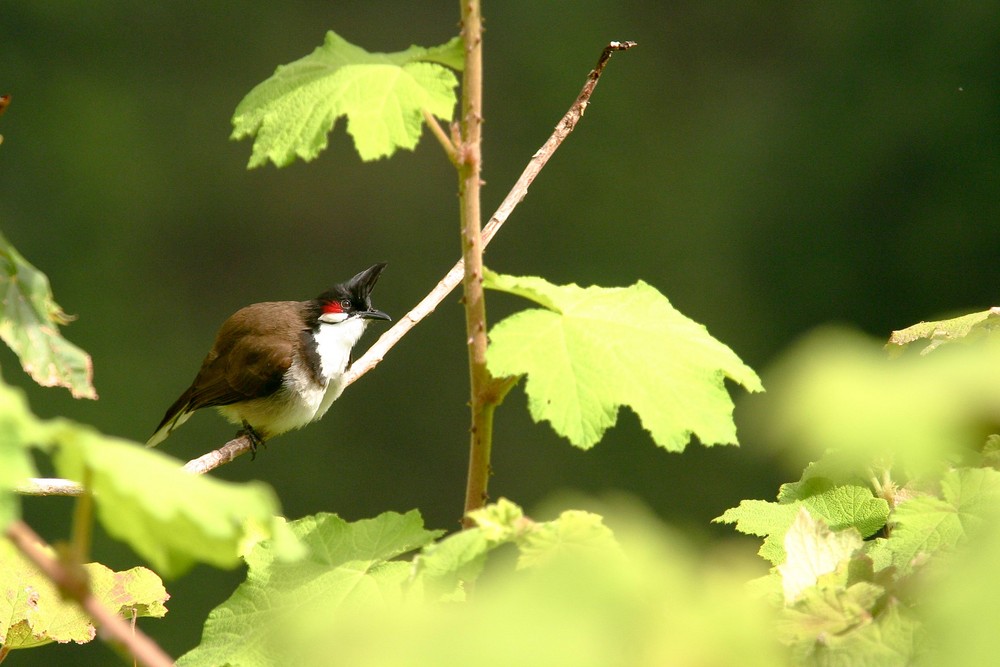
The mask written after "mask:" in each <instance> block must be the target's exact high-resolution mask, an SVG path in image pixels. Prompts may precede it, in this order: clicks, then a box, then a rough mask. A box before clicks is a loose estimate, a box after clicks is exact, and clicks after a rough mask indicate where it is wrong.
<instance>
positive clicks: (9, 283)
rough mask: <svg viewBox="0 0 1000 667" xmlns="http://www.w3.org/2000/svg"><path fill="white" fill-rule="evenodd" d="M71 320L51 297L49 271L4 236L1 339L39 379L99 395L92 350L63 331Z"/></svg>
mask: <svg viewBox="0 0 1000 667" xmlns="http://www.w3.org/2000/svg"><path fill="white" fill-rule="evenodd" d="M70 321H72V318H71V317H69V316H68V315H67V314H66V313H64V312H63V311H62V309H61V308H60V307H59V305H58V304H57V303H56V302H55V300H54V299H53V298H52V291H51V290H50V289H49V280H48V278H46V277H45V274H44V273H42V272H41V271H39V270H38V269H36V268H35V267H34V266H32V265H31V264H30V263H29V262H28V260H26V259H25V258H24V257H22V256H21V254H20V253H19V252H18V251H17V250H15V249H14V247H13V246H12V245H11V244H10V243H9V242H8V241H7V239H6V238H4V237H3V236H2V235H0V338H2V339H3V341H4V342H5V343H7V345H9V346H10V348H11V349H12V350H14V353H15V354H17V356H18V357H19V358H20V360H21V366H22V367H23V368H24V372H25V373H27V374H28V375H30V376H31V377H32V379H34V380H35V382H37V383H38V384H40V385H42V386H43V387H56V386H58V387H66V388H67V389H69V390H70V392H71V393H72V394H73V396H75V397H76V398H97V392H96V391H95V390H94V385H93V383H92V381H93V367H92V365H91V361H90V355H88V354H87V353H86V352H84V351H83V350H81V349H80V348H78V347H77V346H75V345H73V344H72V343H70V342H69V341H67V340H66V339H65V338H63V337H62V336H61V335H60V334H59V327H60V326H62V325H64V324H68V323H69V322H70Z"/></svg>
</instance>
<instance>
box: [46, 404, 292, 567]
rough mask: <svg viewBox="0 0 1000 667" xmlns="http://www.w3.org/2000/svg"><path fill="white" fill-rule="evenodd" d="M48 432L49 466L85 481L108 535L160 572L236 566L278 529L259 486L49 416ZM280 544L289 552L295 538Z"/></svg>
mask: <svg viewBox="0 0 1000 667" xmlns="http://www.w3.org/2000/svg"><path fill="white" fill-rule="evenodd" d="M50 430H51V438H52V439H53V441H55V442H56V443H58V446H57V448H56V450H55V453H54V462H55V465H56V471H57V472H58V473H59V474H60V475H61V476H62V477H65V478H67V479H72V480H75V481H78V482H81V483H83V484H85V485H87V486H88V487H89V488H90V489H91V490H92V491H93V493H94V498H95V502H96V505H97V513H98V517H99V518H100V520H101V523H102V524H103V525H104V527H105V529H106V530H107V531H108V533H110V534H111V535H112V536H113V537H115V538H117V539H120V540H122V541H124V542H127V543H128V544H129V545H130V546H131V547H132V548H133V549H134V550H135V551H136V552H137V553H139V554H140V555H142V556H143V557H144V558H146V559H147V560H148V561H149V562H150V563H151V564H152V565H153V566H154V567H155V568H156V570H157V571H158V572H160V573H162V574H163V575H164V576H167V577H174V576H177V575H179V574H181V573H183V572H185V571H187V570H188V569H189V568H190V567H191V566H192V565H194V564H195V563H197V562H202V563H208V564H211V565H214V566H216V567H235V566H237V565H239V564H240V563H241V562H242V560H241V556H242V554H243V552H244V550H245V548H246V546H247V543H248V541H254V540H257V539H259V538H260V536H261V535H266V536H271V535H277V536H279V537H280V536H284V535H285V530H286V529H285V527H284V525H283V524H282V522H281V521H279V520H278V518H277V517H276V516H275V515H276V514H278V511H279V510H278V500H277V498H276V497H275V495H274V492H273V491H272V490H271V488H270V487H269V486H267V485H266V484H263V483H261V482H247V483H242V484H236V483H233V482H226V481H222V480H218V479H215V478H212V477H209V476H207V475H192V474H190V473H187V472H185V471H184V470H183V468H182V467H181V464H180V462H179V461H177V460H175V459H173V458H171V457H169V456H167V455H165V454H162V453H161V452H158V451H156V450H152V449H147V448H145V447H142V446H139V445H137V444H136V443H132V442H128V441H125V440H121V439H119V438H114V437H111V436H106V435H102V434H100V433H98V432H96V431H94V430H93V429H90V428H88V427H85V426H81V425H77V424H72V423H70V422H65V421H55V422H52V423H51V425H50ZM279 544H282V545H285V546H287V547H288V549H289V550H290V552H294V549H295V547H294V541H291V543H290V542H288V541H285V540H279Z"/></svg>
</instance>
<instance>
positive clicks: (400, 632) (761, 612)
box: [178, 500, 781, 667]
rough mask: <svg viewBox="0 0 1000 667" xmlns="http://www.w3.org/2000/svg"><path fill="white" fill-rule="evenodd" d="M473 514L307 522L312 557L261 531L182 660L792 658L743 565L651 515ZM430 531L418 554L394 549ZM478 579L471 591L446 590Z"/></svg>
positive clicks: (304, 531)
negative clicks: (466, 517) (291, 554)
mask: <svg viewBox="0 0 1000 667" xmlns="http://www.w3.org/2000/svg"><path fill="white" fill-rule="evenodd" d="M473 516H474V518H475V521H476V526H475V527H474V528H472V529H469V530H466V531H463V532H460V533H457V534H455V535H450V536H448V537H446V538H445V539H443V540H441V541H439V542H436V543H431V542H429V540H430V539H431V538H432V537H433V533H429V532H426V531H423V530H422V529H421V528H420V526H419V516H417V515H416V514H415V513H412V512H411V513H409V514H407V515H398V514H392V513H387V514H383V515H381V516H379V517H377V518H375V519H372V520H366V521H359V522H356V523H345V522H343V521H341V520H339V519H337V518H336V517H332V516H329V515H325V516H323V517H321V518H319V519H318V520H314V519H308V520H304V522H296V524H295V525H294V530H296V532H299V534H300V537H301V538H302V540H303V542H305V543H306V544H307V545H309V550H310V555H309V556H308V557H307V558H306V559H305V560H304V561H303V562H301V563H297V564H284V565H282V564H278V563H276V562H274V561H273V560H272V559H270V558H268V557H267V556H266V553H267V549H268V545H267V544H262V545H260V546H259V547H258V550H257V551H255V553H256V554H258V555H259V556H260V557H252V558H251V559H249V560H248V563H249V565H250V571H249V573H248V578H247V582H246V583H245V584H243V585H242V586H241V587H240V589H238V590H237V592H236V593H235V594H234V595H233V597H232V598H231V599H230V600H228V601H227V602H225V603H224V604H223V605H222V606H220V607H219V608H218V609H216V610H215V611H213V612H212V614H211V616H210V617H209V621H208V623H206V626H205V636H204V639H203V643H202V644H201V646H199V647H198V648H196V649H195V650H194V651H192V652H191V653H189V654H187V655H186V656H184V657H183V658H182V659H181V660H180V661H179V662H178V664H179V665H184V666H187V667H191V666H193V665H217V664H229V665H233V666H238V665H263V664H286V665H293V664H308V665H331V664H350V665H404V664H405V665H440V666H447V665H468V664H472V663H474V664H477V665H485V666H491V665H497V666H499V665H512V664H544V665H561V664H567V665H569V664H572V665H583V666H587V665H594V666H595V667H596V666H598V665H600V666H603V665H608V664H627V665H636V666H642V665H650V666H653V665H663V664H742V665H751V666H752V665H761V666H764V665H768V666H770V665H774V664H777V663H778V662H780V660H779V656H780V655H781V654H780V649H779V647H778V645H777V644H776V643H775V642H774V641H773V639H771V638H770V637H769V636H768V634H767V633H766V632H764V630H765V628H766V627H767V625H766V623H767V619H768V614H767V612H766V608H765V607H764V606H763V605H762V603H759V602H758V601H755V600H753V599H751V598H750V597H749V596H746V595H744V594H742V593H741V592H740V591H741V588H740V586H739V583H738V582H739V576H740V575H739V573H738V572H734V571H732V568H728V567H721V566H719V567H714V568H708V569H706V568H703V567H702V565H703V564H702V563H700V562H699V561H698V559H697V558H696V556H695V555H694V554H692V553H690V552H688V550H687V547H685V546H684V545H683V544H682V543H681V542H680V541H677V540H676V539H675V538H668V536H667V535H666V534H665V532H664V530H663V528H662V526H659V525H658V524H657V523H656V522H655V521H654V520H652V519H651V518H650V517H648V516H645V515H641V514H636V513H635V512H634V511H633V512H628V513H624V512H621V511H618V512H617V513H616V516H617V518H618V519H619V520H620V523H621V525H622V533H623V537H622V540H621V541H620V542H619V540H618V539H616V538H615V536H614V535H612V533H611V531H610V530H609V529H608V528H607V527H606V526H605V525H604V523H603V521H602V520H601V518H600V517H599V516H598V515H595V514H592V513H588V512H582V511H578V510H568V511H565V512H562V513H561V514H560V515H559V516H558V517H557V518H555V519H553V520H552V521H544V522H538V521H533V520H532V519H530V518H528V517H526V516H525V515H524V513H523V511H522V510H521V508H519V507H518V506H517V505H515V504H513V503H511V502H509V501H506V500H501V501H499V502H498V503H497V504H495V505H490V506H487V507H485V508H483V509H482V510H480V511H477V512H475V513H474V515H473ZM357 535H361V537H360V538H359V537H357ZM375 535H378V536H380V541H379V545H380V546H379V547H378V548H375V547H374V546H373V543H372V540H371V537H372V536H375ZM421 542H423V543H424V546H423V548H422V550H421V551H420V553H419V554H417V555H416V557H415V558H414V559H413V560H412V562H408V561H406V560H392V558H393V557H395V556H397V555H399V554H401V553H402V552H404V551H406V550H409V549H412V548H414V547H415V546H417V545H418V544H419V543H421ZM330 545H333V546H330ZM512 547H513V549H514V550H515V553H516V554H517V558H516V561H514V563H513V565H512V564H511V559H510V556H511V553H510V552H509V551H508V550H509V549H510V548H512ZM473 561H478V566H479V567H477V568H475V570H476V571H475V572H472V571H471V570H470V568H469V565H470V563H471V562H473ZM446 579H447V580H449V581H450V582H451V583H450V584H449V585H448V586H443V587H442V585H441V584H442V582H443V581H444V580H446ZM473 580H474V581H475V583H476V588H475V597H474V600H473V601H471V602H454V601H452V600H455V599H456V596H454V595H444V594H443V593H444V591H445V589H450V588H451V586H452V585H454V586H455V587H456V589H457V590H463V589H464V586H465V585H467V584H468V583H469V582H471V581H473ZM734 591H735V592H736V595H735V596H734V595H733V593H734ZM451 592H452V593H454V592H455V590H452V591H451ZM737 619H739V622H736V621H737ZM331 647H335V648H334V649H331Z"/></svg>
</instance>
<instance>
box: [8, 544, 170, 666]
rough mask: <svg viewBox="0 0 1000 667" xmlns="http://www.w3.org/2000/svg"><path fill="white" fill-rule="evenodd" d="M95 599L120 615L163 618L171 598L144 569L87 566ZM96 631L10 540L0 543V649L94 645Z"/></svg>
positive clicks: (77, 607)
mask: <svg viewBox="0 0 1000 667" xmlns="http://www.w3.org/2000/svg"><path fill="white" fill-rule="evenodd" d="M84 569H85V570H86V572H87V576H88V577H89V578H90V587H91V591H92V592H93V594H94V596H95V597H96V598H97V599H98V600H99V601H100V602H101V603H102V604H103V605H105V606H106V607H108V608H109V609H112V610H114V611H115V613H117V614H118V615H119V616H122V617H123V618H126V619H131V618H133V616H136V617H143V616H152V617H158V618H159V617H162V616H163V615H164V614H166V613H167V609H166V607H165V606H164V604H163V603H164V602H166V601H167V599H168V598H169V597H170V596H169V595H167V592H166V590H165V589H164V588H163V583H162V582H161V581H160V579H159V577H157V576H156V574H154V573H153V572H152V571H150V570H147V569H146V568H141V567H136V568H132V569H130V570H126V571H124V572H114V571H112V570H111V569H109V568H107V567H105V566H104V565H101V564H100V563H88V564H86V565H84ZM95 634H96V632H95V629H94V625H93V623H92V622H91V620H90V618H89V617H88V616H87V614H86V613H85V612H84V611H83V610H82V609H81V608H80V607H79V605H77V604H76V603H75V602H70V601H67V600H64V599H63V598H62V595H60V593H59V591H58V590H57V589H56V587H55V586H54V585H53V584H52V582H51V581H49V579H48V578H47V577H46V576H44V575H43V574H42V573H41V572H39V571H38V569H37V568H35V566H34V565H33V564H32V563H31V562H30V561H28V560H27V559H26V558H24V556H22V555H21V553H20V552H19V551H18V550H17V549H16V548H15V547H14V545H13V544H11V543H10V542H9V541H8V540H5V539H0V644H2V645H3V646H5V647H7V648H11V649H16V648H22V649H23V648H32V647H35V646H41V645H43V644H48V643H50V642H54V641H55V642H70V641H72V642H76V643H78V644H84V643H86V642H89V641H90V640H92V639H93V638H94V636H95Z"/></svg>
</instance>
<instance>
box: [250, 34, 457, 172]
mask: <svg viewBox="0 0 1000 667" xmlns="http://www.w3.org/2000/svg"><path fill="white" fill-rule="evenodd" d="M462 54H463V51H462V43H461V40H459V39H458V38H457V37H456V38H454V39H452V40H451V41H450V42H448V43H447V44H443V45H441V46H437V47H433V48H430V49H425V48H421V47H417V46H411V47H410V48H409V49H407V50H405V51H401V52H397V53H369V52H367V51H365V50H364V49H362V48H360V47H358V46H354V45H353V44H350V43H348V42H347V41H345V40H344V39H343V38H341V37H340V36H338V35H337V34H336V33H334V32H332V31H331V32H328V33H327V35H326V40H325V41H324V43H323V45H322V46H320V47H319V48H317V49H316V50H315V51H313V52H312V53H311V54H309V55H308V56H306V57H304V58H301V59H300V60H296V61H295V62H293V63H290V64H288V65H282V66H280V67H278V69H277V70H276V71H275V72H274V74H273V75H272V76H271V77H270V78H269V79H267V80H266V81H264V82H263V83H260V84H258V85H257V86H256V87H255V88H254V89H253V90H251V91H250V93H249V94H247V96H246V97H245V98H244V99H243V101H242V102H240V104H239V106H237V107H236V112H235V114H234V116H233V134H232V138H233V139H242V138H244V137H250V136H256V140H255V141H254V146H253V154H252V155H251V157H250V163H249V165H248V166H249V167H250V168H253V167H259V166H261V165H263V164H264V163H265V162H267V161H268V160H270V161H271V162H273V163H274V164H275V165H276V166H278V167H283V166H286V165H288V164H291V162H292V161H293V160H294V159H295V158H296V157H299V158H301V159H303V160H305V161H307V162H308V161H309V160H312V159H313V158H315V157H316V156H318V155H319V153H320V152H321V151H322V150H323V149H325V148H326V144H327V133H328V132H329V131H330V130H331V129H332V128H333V126H334V123H336V121H337V119H338V118H339V117H340V116H347V132H348V134H350V135H351V136H352V137H353V138H354V145H355V148H356V149H357V151H358V153H359V154H360V156H361V159H363V160H375V159H378V158H380V157H388V156H390V155H392V154H393V153H394V152H395V151H396V149H397V148H406V149H410V150H412V149H413V148H414V147H415V146H416V145H417V141H418V140H419V138H420V133H421V130H422V128H423V122H424V121H423V113H422V110H427V111H428V112H429V113H431V114H433V115H434V116H436V117H438V118H441V119H444V120H450V118H451V116H452V110H453V109H454V107H455V102H456V97H455V87H456V86H457V85H458V79H457V78H456V77H455V75H454V73H452V72H451V71H450V70H449V69H447V67H452V68H455V69H460V68H461V64H462V62H463V55H462Z"/></svg>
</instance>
